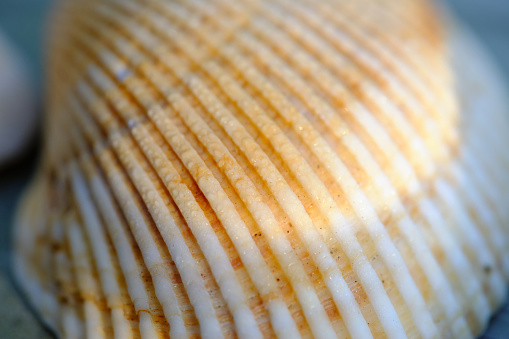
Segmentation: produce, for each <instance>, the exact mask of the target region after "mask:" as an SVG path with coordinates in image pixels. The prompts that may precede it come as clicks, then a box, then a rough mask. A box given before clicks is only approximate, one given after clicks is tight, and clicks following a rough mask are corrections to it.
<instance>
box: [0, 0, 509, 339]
mask: <svg viewBox="0 0 509 339" xmlns="http://www.w3.org/2000/svg"><path fill="white" fill-rule="evenodd" d="M437 2H443V3H445V4H446V5H448V6H449V7H450V8H451V10H452V12H453V13H455V14H456V16H457V17H459V18H460V20H462V21H463V22H464V23H465V24H466V25H467V26H468V27H470V28H471V30H472V31H474V33H475V34H476V35H477V36H478V37H479V38H480V39H481V41H482V42H483V44H484V45H485V47H486V48H487V49H488V51H489V52H490V53H491V54H492V56H493V58H494V59H495V61H496V62H497V63H498V65H499V66H500V70H501V72H503V75H504V77H505V78H506V79H508V80H509V1H507V0H482V1H480V0H442V1H440V0H437ZM50 3H51V1H50V0H0V31H1V32H3V33H4V35H5V38H6V39H7V40H9V41H10V42H11V45H12V46H13V47H14V48H15V49H17V50H18V52H19V55H17V56H16V57H17V58H20V59H21V60H22V61H23V62H25V63H26V65H27V66H28V73H29V76H30V79H31V82H32V88H33V92H34V97H35V103H36V110H37V111H38V113H39V114H41V113H42V97H41V94H42V93H43V91H44V80H43V79H44V72H43V67H42V66H43V60H44V31H45V20H46V17H47V14H48V11H49V7H50ZM0 38H1V36H0ZM0 42H1V41H0ZM0 61H1V54H0ZM2 71H5V70H2V69H1V68H0V75H1V74H2V73H1V72H2ZM508 82H509V81H508ZM0 107H1V106H0ZM0 121H1V120H0ZM39 134H40V133H39V132H38V131H37V132H36V133H35V135H34V137H33V138H32V141H31V142H30V144H29V145H28V146H27V147H25V150H24V152H23V154H22V155H21V156H18V157H16V158H14V159H12V160H11V161H10V162H8V163H7V164H0V338H12V339H16V338H52V336H51V334H50V333H47V332H46V331H45V330H44V329H43V328H42V326H41V325H40V324H39V323H38V322H37V320H36V319H35V318H34V315H33V313H31V311H30V310H29V308H28V306H27V305H26V303H24V302H23V301H22V300H21V297H20V294H19V291H18V290H17V289H16V288H15V286H14V284H13V282H12V277H11V275H10V272H9V265H8V263H9V242H10V233H11V232H10V226H11V223H12V220H13V214H14V211H15V206H16V203H17V200H18V198H19V196H20V193H21V192H22V190H23V188H24V187H25V185H26V184H27V183H28V180H29V179H30V177H31V175H32V172H33V169H34V166H35V163H36V161H37V157H38V146H39V144H40V142H39V137H38V136H39ZM483 338H486V339H495V338H496V339H502V338H509V304H507V303H506V306H505V307H504V309H503V310H501V312H499V313H498V314H497V315H496V316H495V317H494V319H493V320H492V321H491V324H490V327H489V329H488V331H487V332H486V333H485V334H484V336H483Z"/></svg>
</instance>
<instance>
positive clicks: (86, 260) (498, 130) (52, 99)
mask: <svg viewBox="0 0 509 339" xmlns="http://www.w3.org/2000/svg"><path fill="white" fill-rule="evenodd" d="M53 21H54V22H53V26H54V29H53V31H52V34H51V36H50V38H51V39H50V44H51V45H50V46H51V48H52V53H51V55H50V58H49V65H48V66H49V70H50V72H49V74H50V79H49V83H48V85H49V88H50V91H49V94H48V105H47V119H46V130H45V133H46V139H45V140H46V147H45V150H44V155H43V160H42V162H41V166H40V168H39V171H38V173H37V175H36V177H35V178H34V182H33V183H32V185H31V187H30V188H29V189H28V191H27V193H26V195H25V198H24V200H23V201H22V203H21V204H20V207H19V215H18V218H17V225H16V240H15V241H16V243H15V248H16V255H15V262H14V268H15V270H16V272H17V275H18V278H19V281H20V283H21V284H22V285H23V287H24V289H25V291H26V293H27V294H28V296H29V298H30V300H31V301H32V302H33V303H34V305H35V306H36V308H37V309H38V310H39V312H40V313H41V315H42V316H43V318H44V319H45V321H46V322H47V323H48V324H49V325H50V326H51V327H52V328H53V329H54V330H55V331H56V332H57V333H58V334H59V335H60V336H62V337H66V338H67V337H69V338H71V337H78V338H79V337H91V338H92V337H93V338H101V337H104V338H110V337H116V338H139V337H142V338H157V337H161V338H162V337H168V336H170V337H172V338H174V337H175V338H184V337H200V336H201V337H206V338H220V337H242V338H260V337H280V338H298V337H316V338H336V337H339V338H347V337H353V338H370V337H374V338H383V337H388V338H404V337H415V338H434V337H471V336H474V335H477V334H479V333H480V331H481V330H482V329H483V328H484V326H485V325H486V323H487V321H488V319H489V316H490V315H491V314H492V312H493V311H494V310H495V309H496V308H497V307H498V306H499V305H500V303H501V302H502V301H503V300H504V298H505V294H506V286H507V279H508V278H509V257H508V253H507V252H508V251H509V246H508V244H507V242H508V240H509V239H508V229H507V227H508V221H509V215H508V212H507V210H508V209H507V206H506V205H507V202H508V199H507V194H508V193H507V192H508V190H507V189H506V188H507V187H506V186H507V185H508V182H507V180H506V178H505V173H506V171H507V169H508V166H509V155H508V154H507V152H506V151H505V149H504V145H507V144H508V141H509V140H508V138H509V122H508V104H507V103H506V102H504V101H503V100H504V99H503V98H504V94H503V93H504V92H503V85H502V84H501V83H500V81H499V80H498V79H497V76H496V71H494V70H493V69H492V68H491V66H490V62H489V60H488V59H487V57H485V56H484V55H483V53H482V51H481V49H480V48H479V47H478V46H477V45H476V43H475V41H474V40H472V38H471V37H469V35H468V34H467V33H464V32H463V31H461V30H459V29H457V28H454V27H452V28H449V29H446V28H444V27H443V26H442V24H441V23H440V21H439V19H438V16H437V13H436V11H435V9H433V8H432V7H430V5H429V4H427V3H426V2H424V1H417V0H415V1H414V0H398V1H389V0H386V1H372V0H364V1H355V2H348V1H340V0H335V1H332V0H331V1H321V2H319V3H316V2H313V1H305V0H302V1H295V2H294V1H286V0H277V1H263V0H261V1H238V2H231V1H220V0H217V1H201V0H193V1H162V0H151V1H135V0H127V1H123V0H122V1H120V0H117V1H114V0H110V1H75V2H63V3H62V4H61V5H60V8H59V10H58V12H57V13H56V15H55V16H54V18H53Z"/></svg>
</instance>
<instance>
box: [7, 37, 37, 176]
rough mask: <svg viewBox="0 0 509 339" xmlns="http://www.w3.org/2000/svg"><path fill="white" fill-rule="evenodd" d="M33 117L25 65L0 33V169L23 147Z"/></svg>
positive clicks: (32, 122)
mask: <svg viewBox="0 0 509 339" xmlns="http://www.w3.org/2000/svg"><path fill="white" fill-rule="evenodd" d="M36 113H37V111H36V108H35V96H34V93H33V88H32V83H31V79H30V77H29V73H28V69H27V65H26V64H25V62H24V60H23V58H22V57H21V55H20V52H19V51H17V50H16V49H15V47H14V46H13V45H12V44H11V43H10V41H8V39H7V37H6V36H4V34H3V32H1V31H0V166H2V165H5V164H6V163H7V162H8V161H9V160H12V159H13V158H15V157H16V156H17V155H19V153H20V152H21V151H22V150H23V149H24V148H25V147H27V145H28V142H29V141H30V138H31V137H33V134H34V132H35V126H36V123H37V121H38V119H37V115H36Z"/></svg>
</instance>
